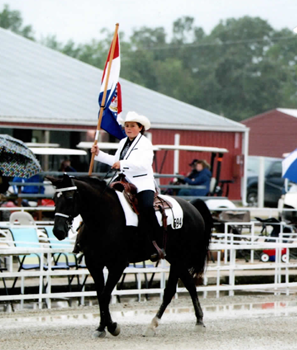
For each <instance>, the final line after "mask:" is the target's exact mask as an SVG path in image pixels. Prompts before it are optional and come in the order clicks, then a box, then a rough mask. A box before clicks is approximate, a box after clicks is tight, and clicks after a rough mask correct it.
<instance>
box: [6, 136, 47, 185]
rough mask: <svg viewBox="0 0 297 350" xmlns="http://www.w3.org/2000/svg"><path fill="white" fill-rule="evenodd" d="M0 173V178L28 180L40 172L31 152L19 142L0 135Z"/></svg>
mask: <svg viewBox="0 0 297 350" xmlns="http://www.w3.org/2000/svg"><path fill="white" fill-rule="evenodd" d="M0 171H1V173H2V176H8V177H21V178H26V179H28V178H30V177H32V176H34V175H36V174H39V173H40V172H41V167H40V164H39V162H38V160H37V159H36V157H35V156H34V154H33V152H32V151H31V150H30V149H29V148H28V147H27V146H26V145H25V144H24V143H23V142H22V141H20V140H18V139H15V138H13V137H11V136H9V135H0Z"/></svg>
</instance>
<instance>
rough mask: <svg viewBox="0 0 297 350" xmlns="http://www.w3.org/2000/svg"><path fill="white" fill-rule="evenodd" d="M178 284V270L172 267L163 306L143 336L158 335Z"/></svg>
mask: <svg viewBox="0 0 297 350" xmlns="http://www.w3.org/2000/svg"><path fill="white" fill-rule="evenodd" d="M177 282H178V269H177V268H175V267H174V266H173V265H171V267H170V272H169V276H168V281H167V285H166V288H165V290H164V296H163V300H162V304H161V306H160V308H159V310H158V312H157V314H156V316H155V317H154V318H153V319H152V321H151V323H150V325H149V326H148V328H147V329H146V331H145V333H144V334H143V335H144V336H146V337H150V336H154V335H155V334H156V328H157V327H158V326H159V321H160V320H161V317H162V316H163V313H164V311H165V310H166V308H167V306H168V305H169V304H170V302H171V300H172V298H173V296H174V294H175V292H176V286H177Z"/></svg>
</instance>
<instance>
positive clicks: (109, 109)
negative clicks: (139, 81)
mask: <svg viewBox="0 0 297 350" xmlns="http://www.w3.org/2000/svg"><path fill="white" fill-rule="evenodd" d="M111 46H112V45H111ZM110 55H111V47H110V49H109V53H108V57H107V60H106V63H105V67H104V71H103V75H102V80H101V89H100V93H99V98H98V102H99V106H100V107H101V108H104V110H103V115H102V120H101V128H102V129H103V130H105V131H106V132H108V133H109V134H110V135H113V136H114V137H116V138H118V139H119V140H121V139H122V138H123V137H126V135H125V132H124V130H123V128H122V126H121V125H120V124H119V122H118V120H119V119H118V118H119V117H120V114H121V112H122V94H121V86H120V83H119V77H120V68H121V61H120V45H119V37H118V35H117V37H116V43H115V49H114V55H113V59H112V62H111V68H110V73H109V77H108V82H107V91H106V98H105V103H104V106H102V99H103V94H104V89H105V85H106V80H107V75H108V74H107V71H108V69H109V60H110ZM99 112H100V111H99Z"/></svg>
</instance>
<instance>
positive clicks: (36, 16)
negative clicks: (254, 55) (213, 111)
mask: <svg viewBox="0 0 297 350" xmlns="http://www.w3.org/2000/svg"><path fill="white" fill-rule="evenodd" d="M4 4H8V5H9V7H10V9H11V10H19V11H20V12H21V14H22V18H23V20H24V25H28V24H31V25H32V26H33V29H34V31H35V38H36V39H37V40H39V39H41V37H45V36H47V35H50V34H55V35H56V36H57V39H58V41H62V42H66V41H67V40H69V39H73V40H74V42H75V43H85V42H88V41H90V40H91V39H93V38H95V39H101V38H102V36H100V30H101V29H102V28H107V29H108V30H109V31H111V32H113V31H114V28H115V24H116V23H119V24H120V27H119V30H120V31H122V32H124V33H125V37H126V39H128V37H129V35H130V34H131V32H132V29H137V28H140V27H142V26H147V27H150V28H155V27H160V26H161V27H164V28H165V30H166V33H167V34H171V32H172V24H173V22H174V21H175V20H176V19H178V18H180V17H182V16H191V17H194V18H195V25H196V26H199V27H202V28H203V29H204V30H205V31H206V33H209V32H210V31H211V29H212V28H213V27H214V26H215V25H217V24H218V23H219V21H220V20H221V19H227V18H231V17H233V18H240V17H243V16H245V15H248V16H252V17H256V16H258V17H261V18H262V19H264V20H267V21H268V22H269V23H270V24H271V25H272V27H274V28H275V29H281V28H285V27H286V28H289V29H293V28H294V27H296V26H297V0H0V11H1V12H2V10H3V5H4Z"/></svg>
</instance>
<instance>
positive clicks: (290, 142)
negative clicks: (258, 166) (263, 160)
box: [242, 108, 297, 157]
mask: <svg viewBox="0 0 297 350" xmlns="http://www.w3.org/2000/svg"><path fill="white" fill-rule="evenodd" d="M242 124H244V125H245V126H247V127H248V128H250V137H249V155H252V156H265V157H282V156H283V154H284V153H288V152H292V151H293V150H294V149H296V147H297V141H296V134H295V132H296V130H297V109H289V108H277V109H273V110H271V111H267V112H265V113H262V114H259V115H256V116H254V117H251V118H249V119H245V120H243V121H242Z"/></svg>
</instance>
